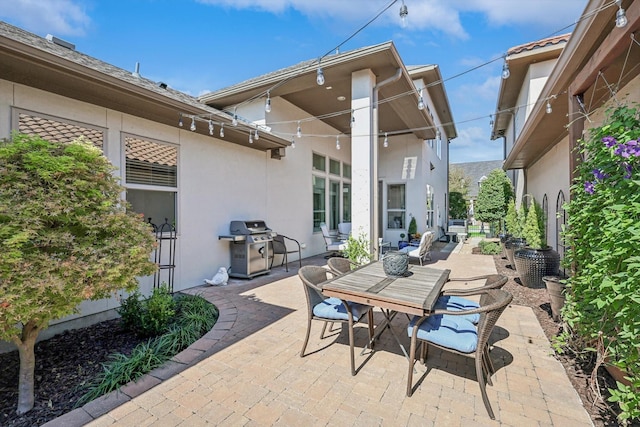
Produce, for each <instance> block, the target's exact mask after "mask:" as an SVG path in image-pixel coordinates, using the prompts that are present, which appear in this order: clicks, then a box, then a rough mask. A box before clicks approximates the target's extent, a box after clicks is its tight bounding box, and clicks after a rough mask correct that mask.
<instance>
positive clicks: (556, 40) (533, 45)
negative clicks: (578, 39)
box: [507, 33, 571, 55]
mask: <svg viewBox="0 0 640 427" xmlns="http://www.w3.org/2000/svg"><path fill="white" fill-rule="evenodd" d="M570 36H571V33H567V34H562V35H559V36H554V37H548V38H546V39H542V40H537V41H534V42H530V43H525V44H521V45H519V46H514V47H512V48H510V49H509V50H508V51H507V55H515V54H517V53H521V52H524V51H527V50H534V49H539V48H542V47H545V46H552V45H556V44H560V43H566V42H567V41H568V40H569V37H570Z"/></svg>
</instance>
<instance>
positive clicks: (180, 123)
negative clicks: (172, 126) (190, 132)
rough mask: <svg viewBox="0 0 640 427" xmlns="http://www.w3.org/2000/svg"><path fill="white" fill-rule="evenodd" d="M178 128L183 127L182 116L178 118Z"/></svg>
mask: <svg viewBox="0 0 640 427" xmlns="http://www.w3.org/2000/svg"><path fill="white" fill-rule="evenodd" d="M178 126H180V127H182V126H184V123H182V115H180V118H179V119H178Z"/></svg>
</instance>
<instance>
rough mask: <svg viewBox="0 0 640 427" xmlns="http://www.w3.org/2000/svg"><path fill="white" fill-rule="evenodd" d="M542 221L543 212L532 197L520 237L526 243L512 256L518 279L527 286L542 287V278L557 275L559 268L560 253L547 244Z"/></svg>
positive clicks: (543, 220) (543, 219)
mask: <svg viewBox="0 0 640 427" xmlns="http://www.w3.org/2000/svg"><path fill="white" fill-rule="evenodd" d="M544 222H545V218H544V213H543V212H542V209H541V208H540V205H539V204H538V202H537V201H536V200H535V199H533V198H532V200H531V206H529V211H528V212H527V217H526V220H525V223H524V227H523V229H522V237H523V238H524V239H525V240H526V242H527V244H526V246H525V247H524V248H520V249H518V250H516V251H515V252H514V256H513V258H514V261H515V264H516V270H517V271H518V274H519V275H520V280H521V281H522V284H524V285H525V286H527V287H529V288H542V287H544V282H543V281H542V278H543V277H544V276H557V275H558V270H559V269H560V255H559V254H558V252H556V251H555V250H554V249H552V248H551V247H550V246H547V240H546V236H545V228H544Z"/></svg>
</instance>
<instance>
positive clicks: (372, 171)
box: [369, 68, 402, 255]
mask: <svg viewBox="0 0 640 427" xmlns="http://www.w3.org/2000/svg"><path fill="white" fill-rule="evenodd" d="M400 77H402V68H398V69H396V73H395V74H394V75H393V76H391V77H389V78H386V79H384V80H383V81H381V82H380V83H377V84H376V85H375V86H374V87H373V105H372V107H373V108H372V109H371V114H372V117H371V126H372V127H373V129H370V132H369V134H370V135H371V141H370V146H369V149H370V150H371V153H372V154H373V153H376V155H375V156H373V155H371V156H370V158H371V160H370V164H369V181H370V182H371V188H370V189H369V192H370V193H369V194H370V198H369V203H370V205H369V206H371V208H370V209H369V223H370V224H371V229H370V230H369V236H370V239H369V250H370V252H371V253H372V254H373V253H374V251H375V250H377V249H378V237H379V236H378V228H379V226H380V225H379V221H381V219H380V218H378V164H377V163H378V137H379V135H378V134H379V129H378V91H379V90H380V88H381V87H383V86H386V85H388V84H390V83H394V82H397V81H398V80H400ZM378 255H379V254H378Z"/></svg>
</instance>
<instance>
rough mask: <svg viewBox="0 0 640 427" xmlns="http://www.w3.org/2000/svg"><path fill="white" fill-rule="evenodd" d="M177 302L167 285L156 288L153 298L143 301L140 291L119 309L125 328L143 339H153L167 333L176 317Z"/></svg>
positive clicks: (127, 299) (128, 298)
mask: <svg viewBox="0 0 640 427" xmlns="http://www.w3.org/2000/svg"><path fill="white" fill-rule="evenodd" d="M175 307H176V302H175V300H174V299H173V297H172V296H171V293H170V292H169V289H168V288H167V286H166V284H162V286H160V287H159V288H155V289H154V290H153V293H152V294H151V296H150V297H149V298H147V299H141V297H140V293H139V292H138V291H135V292H133V293H132V294H131V295H129V296H128V297H127V298H126V299H124V300H123V301H122V305H121V306H120V307H119V308H118V309H117V312H118V314H120V316H121V317H122V322H123V325H124V327H125V328H128V329H131V330H133V331H135V332H136V334H138V335H139V336H142V337H153V336H156V335H160V334H161V333H163V332H165V331H166V330H167V328H168V327H169V323H170V321H171V319H172V318H173V317H174V315H175V312H176V311H175Z"/></svg>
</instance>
